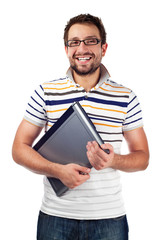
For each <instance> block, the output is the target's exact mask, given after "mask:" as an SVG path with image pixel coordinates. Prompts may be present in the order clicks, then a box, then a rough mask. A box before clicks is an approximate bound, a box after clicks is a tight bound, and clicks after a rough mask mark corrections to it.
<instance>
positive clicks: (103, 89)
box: [99, 87, 130, 93]
mask: <svg viewBox="0 0 160 240" xmlns="http://www.w3.org/2000/svg"><path fill="white" fill-rule="evenodd" d="M99 88H100V89H102V90H104V91H107V92H118V93H130V92H125V91H113V90H107V89H105V88H102V87H99Z"/></svg>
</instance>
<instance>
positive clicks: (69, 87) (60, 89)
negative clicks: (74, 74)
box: [44, 85, 74, 90]
mask: <svg viewBox="0 0 160 240" xmlns="http://www.w3.org/2000/svg"><path fill="white" fill-rule="evenodd" d="M71 87H74V85H71V86H69V87H65V88H49V87H44V89H50V90H64V89H68V88H71Z"/></svg>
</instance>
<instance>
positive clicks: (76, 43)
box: [68, 40, 80, 47]
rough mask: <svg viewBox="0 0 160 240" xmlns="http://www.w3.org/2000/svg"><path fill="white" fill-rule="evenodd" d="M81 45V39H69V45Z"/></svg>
mask: <svg viewBox="0 0 160 240" xmlns="http://www.w3.org/2000/svg"><path fill="white" fill-rule="evenodd" d="M79 45H80V40H71V41H68V46H69V47H76V46H79Z"/></svg>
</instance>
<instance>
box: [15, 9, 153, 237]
mask: <svg viewBox="0 0 160 240" xmlns="http://www.w3.org/2000/svg"><path fill="white" fill-rule="evenodd" d="M64 42H65V51H66V54H67V57H68V59H69V62H70V68H69V70H68V72H67V76H66V77H65V78H60V79H58V80H54V81H50V82H45V83H44V84H42V85H41V86H39V87H38V88H37V89H36V90H35V92H34V93H33V95H32V97H31V99H30V102H29V104H28V107H27V110H26V114H25V117H24V119H23V120H22V122H21V124H20V126H19V128H18V130H17V133H16V137H15V140H14V144H13V158H14V160H15V161H16V162H17V163H18V164H21V165H23V166H24V167H26V168H28V169H30V170H31V171H33V172H35V173H38V174H43V175H45V176H51V177H55V178H58V179H60V180H61V181H62V182H63V183H64V184H65V185H66V186H68V187H69V188H70V189H69V190H68V191H67V192H66V193H65V194H64V195H63V196H61V197H57V196H56V194H55V193H54V191H53V189H52V188H51V186H50V184H49V182H48V180H47V178H46V177H44V198H43V202H42V206H41V211H40V214H39V220H38V230H37V239H38V240H49V239H59V240H63V239H65V240H68V239H74V240H76V239H83V240H85V239H89V240H100V239H103V240H108V239H109V240H125V239H128V224H127V219H126V213H125V209H124V204H123V200H122V196H121V185H120V176H119V172H118V171H117V170H122V171H126V172H134V171H140V170H144V169H146V168H147V166H148V159H149V150H148V144H147V139H146V136H145V133H144V130H143V124H142V116H141V109H140V105H139V102H138V100H137V97H136V95H135V94H134V93H133V92H132V91H131V90H130V89H128V88H125V87H123V86H122V85H119V84H117V83H115V82H113V81H111V80H110V75H109V73H108V71H107V69H106V68H105V67H104V66H103V65H102V64H101V60H102V58H103V57H104V56H105V54H106V50H107V43H106V32H105V29H104V26H103V24H102V22H101V20H100V19H99V18H97V17H94V16H92V15H89V14H82V15H79V16H76V17H74V18H72V19H70V21H69V22H68V24H67V26H66V28H65V31H64ZM77 100H78V101H79V102H80V104H81V105H82V106H83V108H84V109H85V110H86V112H87V114H88V116H89V117H90V119H91V120H92V121H93V123H94V124H95V126H96V129H97V131H98V132H99V134H100V135H101V137H102V139H103V140H104V144H103V145H102V146H101V148H100V147H99V146H98V144H97V143H96V142H89V143H88V144H87V146H86V152H87V156H88V159H89V161H90V163H91V165H92V166H93V168H92V169H91V170H90V169H88V168H85V167H82V166H79V165H76V164H68V165H60V164H56V163H52V162H49V161H48V160H47V159H45V158H43V157H42V156H40V155H39V153H37V152H36V151H34V150H33V149H32V144H33V142H34V140H35V139H36V138H37V136H38V135H39V134H40V132H41V130H42V128H43V127H45V128H46V130H48V129H49V128H50V127H51V126H52V125H53V124H54V123H55V122H56V120H57V119H58V118H59V117H60V116H61V115H62V114H63V113H64V111H65V110H66V109H67V108H68V107H69V106H70V105H71V104H72V103H73V102H75V101H77ZM71 134H72V133H71ZM123 136H124V138H125V139H126V141H127V143H128V146H129V150H130V153H129V154H127V155H121V154H120V146H121V142H122V138H123ZM107 148H108V149H109V150H110V154H107V153H105V152H104V151H103V149H107ZM80 173H84V174H80Z"/></svg>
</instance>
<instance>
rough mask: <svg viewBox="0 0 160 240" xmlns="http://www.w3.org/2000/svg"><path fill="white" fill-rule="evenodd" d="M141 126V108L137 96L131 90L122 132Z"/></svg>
mask: <svg viewBox="0 0 160 240" xmlns="http://www.w3.org/2000/svg"><path fill="white" fill-rule="evenodd" d="M139 127H143V120H142V110H141V107H140V103H139V101H138V98H137V96H136V95H135V93H134V92H132V91H131V93H130V96H129V102H128V107H127V114H126V117H125V120H124V122H123V132H124V131H131V130H134V129H136V128H139Z"/></svg>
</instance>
